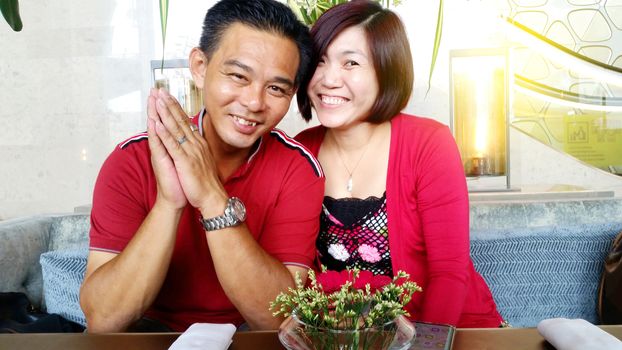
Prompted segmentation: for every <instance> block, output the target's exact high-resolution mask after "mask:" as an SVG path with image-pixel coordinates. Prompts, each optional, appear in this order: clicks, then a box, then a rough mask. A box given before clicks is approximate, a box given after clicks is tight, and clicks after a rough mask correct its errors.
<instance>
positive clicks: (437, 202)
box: [296, 114, 502, 327]
mask: <svg viewBox="0 0 622 350" xmlns="http://www.w3.org/2000/svg"><path fill="white" fill-rule="evenodd" d="M325 133H326V128H324V127H323V126H317V127H314V128H310V129H307V130H305V131H303V132H301V133H300V134H299V135H298V136H297V137H296V139H297V140H298V141H300V142H301V143H302V144H304V145H305V146H306V147H307V148H309V150H310V151H311V152H312V153H313V154H314V155H316V156H317V154H318V153H319V150H320V146H321V144H322V140H323V139H324V135H325ZM386 186H387V187H386V198H387V215H388V219H389V248H390V249H391V262H392V266H393V271H398V270H404V271H406V272H407V273H409V274H410V276H411V279H412V280H413V281H415V282H417V284H419V286H421V287H422V288H423V292H422V293H415V295H414V296H413V300H412V301H411V302H410V303H409V304H408V305H407V307H406V308H407V310H408V311H409V313H410V315H411V317H412V318H413V319H415V320H419V321H426V322H433V323H443V324H451V325H454V326H458V327H499V325H500V324H501V322H502V318H501V316H500V315H499V313H498V312H497V308H496V305H495V302H494V300H493V298H492V294H491V293H490V290H489V288H488V286H487V285H486V282H485V281H484V279H483V278H482V277H481V275H480V274H479V273H477V271H475V268H474V267H473V262H472V261H471V257H470V251H469V199H468V192H467V186H466V179H465V176H464V169H463V167H462V162H461V160H460V154H459V152H458V149H457V147H456V142H455V141H454V139H453V136H452V135H451V132H450V131H449V128H447V127H446V126H445V125H443V124H441V123H439V122H436V121H434V120H432V119H427V118H420V117H414V116H409V115H405V114H399V115H397V116H396V117H395V118H393V119H392V120H391V146H390V154H389V170H388V173H387V183H386Z"/></svg>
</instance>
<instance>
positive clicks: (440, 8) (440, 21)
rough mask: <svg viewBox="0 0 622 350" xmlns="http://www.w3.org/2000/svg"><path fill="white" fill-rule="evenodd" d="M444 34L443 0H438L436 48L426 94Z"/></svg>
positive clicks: (430, 84) (426, 94)
mask: <svg viewBox="0 0 622 350" xmlns="http://www.w3.org/2000/svg"><path fill="white" fill-rule="evenodd" d="M442 35H443V0H439V2H438V17H437V19H436V33H435V35H434V48H433V49H432V62H431V63H430V75H429V76H428V90H427V91H426V92H425V96H426V97H427V96H428V92H430V89H431V88H432V74H433V73H434V65H435V64H436V58H437V57H438V49H439V47H440V46H441V37H442Z"/></svg>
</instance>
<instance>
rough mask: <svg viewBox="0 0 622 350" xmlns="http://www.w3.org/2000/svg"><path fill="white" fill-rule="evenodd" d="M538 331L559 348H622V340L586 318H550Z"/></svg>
mask: <svg viewBox="0 0 622 350" xmlns="http://www.w3.org/2000/svg"><path fill="white" fill-rule="evenodd" d="M538 332H540V335H542V336H543V337H544V339H546V340H547V341H548V342H549V343H551V345H553V346H554V347H555V349H557V350H622V342H621V341H620V340H618V339H617V338H616V337H614V336H613V335H611V334H609V333H607V332H605V331H603V330H602V329H600V328H598V327H596V326H594V325H593V324H591V323H589V322H588V321H586V320H584V319H580V318H578V319H574V320H569V319H567V318H549V319H547V320H542V321H540V323H538Z"/></svg>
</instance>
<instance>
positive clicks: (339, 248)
mask: <svg viewBox="0 0 622 350" xmlns="http://www.w3.org/2000/svg"><path fill="white" fill-rule="evenodd" d="M328 254H330V255H332V257H333V258H335V259H337V260H339V261H346V260H348V259H349V258H350V254H349V253H348V250H347V249H346V247H344V245H343V244H331V245H329V246H328Z"/></svg>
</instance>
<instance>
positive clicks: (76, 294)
mask: <svg viewBox="0 0 622 350" xmlns="http://www.w3.org/2000/svg"><path fill="white" fill-rule="evenodd" d="M87 256H88V248H78V249H65V250H52V251H49V252H47V253H43V254H41V268H42V271H43V297H44V302H45V305H46V308H47V312H48V313H51V314H52V313H53V314H59V315H61V316H63V317H64V318H66V319H68V320H71V321H73V322H76V323H79V324H81V325H83V326H85V325H86V319H85V317H84V313H83V312H82V309H81V308H80V285H81V284H82V280H83V279H84V273H85V271H86V258H87Z"/></svg>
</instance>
